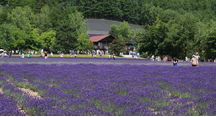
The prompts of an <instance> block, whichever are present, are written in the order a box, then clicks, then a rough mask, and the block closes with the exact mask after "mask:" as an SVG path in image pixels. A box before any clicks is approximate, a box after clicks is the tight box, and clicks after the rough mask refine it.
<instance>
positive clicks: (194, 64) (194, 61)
mask: <svg viewBox="0 0 216 117" xmlns="http://www.w3.org/2000/svg"><path fill="white" fill-rule="evenodd" d="M190 62H191V65H192V66H193V67H196V66H198V61H197V59H196V56H195V55H193V56H192V58H191V60H190Z"/></svg>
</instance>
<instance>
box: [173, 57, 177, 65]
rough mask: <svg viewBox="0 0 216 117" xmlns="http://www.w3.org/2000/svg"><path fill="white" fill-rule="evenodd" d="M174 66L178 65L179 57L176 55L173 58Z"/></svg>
mask: <svg viewBox="0 0 216 117" xmlns="http://www.w3.org/2000/svg"><path fill="white" fill-rule="evenodd" d="M173 66H178V59H177V58H176V57H174V58H173Z"/></svg>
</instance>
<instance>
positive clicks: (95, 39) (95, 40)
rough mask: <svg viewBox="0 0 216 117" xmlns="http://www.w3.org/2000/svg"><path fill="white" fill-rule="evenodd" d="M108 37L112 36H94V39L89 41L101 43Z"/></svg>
mask: <svg viewBox="0 0 216 117" xmlns="http://www.w3.org/2000/svg"><path fill="white" fill-rule="evenodd" d="M108 36H110V35H99V36H92V37H90V38H89V40H90V41H92V42H98V41H100V40H102V39H104V38H106V37H108Z"/></svg>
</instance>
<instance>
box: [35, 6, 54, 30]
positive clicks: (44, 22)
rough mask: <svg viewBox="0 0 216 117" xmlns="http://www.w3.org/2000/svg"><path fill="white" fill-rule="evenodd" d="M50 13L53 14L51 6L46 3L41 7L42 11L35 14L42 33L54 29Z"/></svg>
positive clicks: (36, 23) (36, 24)
mask: <svg viewBox="0 0 216 117" xmlns="http://www.w3.org/2000/svg"><path fill="white" fill-rule="evenodd" d="M50 14H51V9H50V7H49V6H47V5H45V6H43V7H42V8H41V11H40V13H37V14H35V15H34V19H35V22H34V23H35V27H36V28H38V29H40V30H39V33H40V34H42V33H43V32H47V31H50V30H52V22H51V18H50Z"/></svg>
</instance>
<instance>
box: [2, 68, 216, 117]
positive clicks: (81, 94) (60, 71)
mask: <svg viewBox="0 0 216 117" xmlns="http://www.w3.org/2000/svg"><path fill="white" fill-rule="evenodd" d="M215 71H216V67H215V66H199V67H189V66H179V67H172V66H160V65H129V64H124V65H95V64H74V65H66V64H61V65H60V64H51V65H45V64H15V65H11V64H4V65H1V67H0V73H1V79H0V86H1V87H0V88H2V90H3V92H4V93H3V95H0V96H1V98H3V99H4V98H6V100H8V101H5V102H7V103H12V104H11V105H12V106H10V107H7V106H6V107H5V108H6V110H10V111H11V113H13V114H12V115H37V116H40V115H42V116H47V115H48V116H56V115H58V116H63V115H73V116H79V115H82V116H86V115H91V116H94V115H101V116H103V115H108V116H109V115H121V116H140V115H141V116H149V115H151V116H157V115H158V116H161V115H166V116H169V115H172V116H187V115H197V116H198V115H208V116H213V115H216V85H215V84H216V72H215ZM19 88H26V89H30V90H32V91H35V92H38V94H39V95H40V97H36V96H31V95H30V94H28V93H24V92H23V91H21V90H19ZM0 103H4V101H2V100H1V101H0ZM17 107H20V108H21V109H22V110H23V111H24V113H20V112H21V111H20V110H19V109H18V108H17ZM0 108H1V107H0ZM0 115H5V112H1V111H0ZM8 115H11V114H10V113H8Z"/></svg>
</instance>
